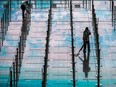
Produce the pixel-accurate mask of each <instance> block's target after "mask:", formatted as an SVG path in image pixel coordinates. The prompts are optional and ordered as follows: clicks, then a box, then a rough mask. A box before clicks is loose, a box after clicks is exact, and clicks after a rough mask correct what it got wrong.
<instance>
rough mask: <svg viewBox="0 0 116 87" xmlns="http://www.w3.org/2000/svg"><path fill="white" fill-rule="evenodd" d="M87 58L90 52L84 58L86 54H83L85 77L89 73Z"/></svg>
mask: <svg viewBox="0 0 116 87" xmlns="http://www.w3.org/2000/svg"><path fill="white" fill-rule="evenodd" d="M89 57H90V51H89V52H88V55H87V57H86V54H85V53H84V60H83V72H84V73H85V77H86V78H87V77H88V72H89V71H90V67H89Z"/></svg>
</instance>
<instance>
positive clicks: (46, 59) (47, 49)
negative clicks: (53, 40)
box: [42, 0, 52, 87]
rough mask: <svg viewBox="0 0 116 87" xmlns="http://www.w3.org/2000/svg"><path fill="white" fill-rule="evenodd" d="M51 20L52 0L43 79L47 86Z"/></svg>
mask: <svg viewBox="0 0 116 87" xmlns="http://www.w3.org/2000/svg"><path fill="white" fill-rule="evenodd" d="M51 21H52V0H51V1H50V10H49V15H48V30H47V37H46V49H45V58H44V66H43V71H44V72H43V81H42V87H46V82H47V67H48V54H49V41H50V40H49V39H50V31H51V26H52V25H51Z"/></svg>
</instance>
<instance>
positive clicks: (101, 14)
mask: <svg viewBox="0 0 116 87" xmlns="http://www.w3.org/2000/svg"><path fill="white" fill-rule="evenodd" d="M74 3H75V2H73V4H74ZM80 4H81V3H80ZM109 4H110V3H109V2H108V1H106V2H105V1H95V2H94V5H95V10H96V11H95V12H96V17H97V23H98V33H99V44H100V52H101V53H100V59H101V65H100V68H101V69H100V73H101V78H100V79H101V80H100V83H101V85H102V87H116V58H115V57H116V31H115V29H114V26H112V21H111V18H112V14H111V10H110V6H109ZM81 5H82V4H81ZM88 8H89V6H88ZM48 11H49V9H48V8H46V9H32V12H31V25H30V31H29V34H28V36H27V40H26V47H25V51H24V58H23V60H22V66H21V72H20V75H19V80H18V87H42V70H43V65H44V57H45V45H46V36H47V29H48V28H47V27H48V21H47V20H48V14H49V12H48ZM21 16H22V14H21V10H20V9H14V10H13V14H12V21H11V22H10V25H9V27H8V31H7V35H6V36H5V40H4V42H3V46H2V49H1V53H0V87H10V86H9V68H10V67H11V66H12V63H13V61H14V60H15V55H16V48H17V46H18V42H19V36H20V35H21V26H22V17H21ZM51 24H52V27H51V33H50V42H49V43H50V45H49V54H48V67H47V70H48V72H47V83H46V85H47V87H73V81H72V79H73V77H72V75H73V74H72V55H71V27H70V9H69V8H68V6H67V7H66V8H65V7H59V8H53V9H52V22H51ZM73 27H74V29H73V31H74V46H75V48H74V52H75V54H77V53H78V51H79V49H80V48H81V46H82V45H83V40H82V37H83V31H84V29H85V27H88V28H89V30H90V32H91V35H90V53H87V54H86V55H87V56H86V58H87V60H88V62H87V64H86V63H84V54H83V50H82V51H81V52H80V54H79V57H78V56H77V57H76V56H75V66H76V68H75V70H76V72H75V73H76V74H75V75H76V86H77V87H96V84H97V77H96V75H97V57H96V48H95V40H94V39H95V37H94V35H93V32H94V31H93V26H92V11H91V9H86V8H83V7H82V6H80V8H75V7H73ZM87 52H88V51H87ZM87 66H89V68H88V67H87ZM88 69H89V70H88ZM86 70H87V71H86ZM13 87H14V86H13Z"/></svg>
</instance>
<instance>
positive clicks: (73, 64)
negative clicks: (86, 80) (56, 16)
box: [70, 0, 76, 87]
mask: <svg viewBox="0 0 116 87" xmlns="http://www.w3.org/2000/svg"><path fill="white" fill-rule="evenodd" d="M70 22H71V23H70V26H71V48H72V51H71V54H72V70H73V87H76V79H75V58H74V37H73V35H74V34H73V12H72V0H71V1H70Z"/></svg>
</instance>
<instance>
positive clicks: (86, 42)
mask: <svg viewBox="0 0 116 87" xmlns="http://www.w3.org/2000/svg"><path fill="white" fill-rule="evenodd" d="M89 35H91V32H90V31H89V29H88V27H86V28H85V30H84V32H83V44H84V49H83V52H84V53H86V45H87V46H88V52H90V41H89Z"/></svg>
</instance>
